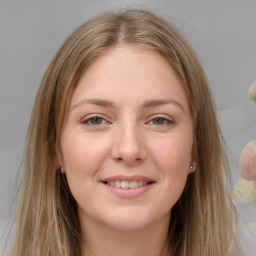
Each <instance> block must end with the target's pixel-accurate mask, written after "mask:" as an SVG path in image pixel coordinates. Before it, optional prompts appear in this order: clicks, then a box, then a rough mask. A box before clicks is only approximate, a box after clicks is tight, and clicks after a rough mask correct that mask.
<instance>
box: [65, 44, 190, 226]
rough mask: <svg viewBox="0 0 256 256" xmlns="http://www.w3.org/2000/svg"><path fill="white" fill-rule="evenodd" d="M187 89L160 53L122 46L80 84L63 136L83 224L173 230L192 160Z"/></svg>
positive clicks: (98, 62)
mask: <svg viewBox="0 0 256 256" xmlns="http://www.w3.org/2000/svg"><path fill="white" fill-rule="evenodd" d="M192 144H193V125H192V117H191V113H190V110H189V105H188V101H187V99H186V96H185V93H184V91H183V88H182V86H181V84H180V82H179V80H178V79H177V77H176V74H175V72H174V70H173V69H172V68H171V66H170V65H169V63H168V62H167V61H166V60H165V59H164V58H163V57H162V56H161V55H159V54H158V53H156V52H154V51H151V50H146V49H141V48H138V47H137V48H136V47H132V46H119V47H115V48H113V49H111V50H109V51H108V52H107V53H106V54H105V55H103V56H101V57H99V58H98V59H96V61H95V62H94V63H93V64H91V66H90V67H89V68H88V70H87V71H86V73H85V74H84V75H83V77H82V79H81V80H80V82H79V84H78V86H77V88H76V90H75V92H74V95H73V98H72V102H71V107H70V113H69V117H68V121H67V123H66V125H65V127H64V129H63V132H62V136H61V150H62V165H63V167H64V169H65V172H66V176H67V180H68V184H69V187H70V190H71V193H72V194H73V196H74V198H75V200H76V201H77V204H78V212H79V218H80V221H81V223H82V224H83V223H92V222H94V223H98V224H99V223H100V224H101V225H107V226H109V227H112V228H116V229H119V230H128V229H129V230H130V229H137V228H142V227H146V226H147V225H150V224H153V223H160V222H162V223H164V222H165V223H168V222H169V218H170V210H171V208H172V206H173V205H174V204H175V203H176V202H177V200H178V199H179V197H180V196H181V194H182V191H183V189H184V186H185V183H186V180H187V175H188V174H189V173H190V172H192V171H193V169H191V168H190V164H191V162H192V161H193V159H192V155H191V154H192V152H191V151H192Z"/></svg>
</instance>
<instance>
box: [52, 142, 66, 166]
mask: <svg viewBox="0 0 256 256" xmlns="http://www.w3.org/2000/svg"><path fill="white" fill-rule="evenodd" d="M63 162H64V161H63V154H62V150H61V145H60V143H57V144H56V146H55V156H54V165H55V166H56V169H57V168H59V167H60V165H61V166H63Z"/></svg>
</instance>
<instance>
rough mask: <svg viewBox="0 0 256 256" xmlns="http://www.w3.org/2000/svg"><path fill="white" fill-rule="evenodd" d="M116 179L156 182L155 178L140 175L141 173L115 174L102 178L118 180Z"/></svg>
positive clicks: (106, 180)
mask: <svg viewBox="0 0 256 256" xmlns="http://www.w3.org/2000/svg"><path fill="white" fill-rule="evenodd" d="M116 180H122V181H146V182H155V181H154V180H152V179H150V178H148V177H144V176H140V175H134V176H125V175H115V176H111V177H108V178H105V179H102V180H101V182H108V181H116Z"/></svg>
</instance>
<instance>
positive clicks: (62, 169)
mask: <svg viewBox="0 0 256 256" xmlns="http://www.w3.org/2000/svg"><path fill="white" fill-rule="evenodd" d="M58 172H59V173H65V171H64V168H63V167H62V165H61V164H60V165H59V167H58Z"/></svg>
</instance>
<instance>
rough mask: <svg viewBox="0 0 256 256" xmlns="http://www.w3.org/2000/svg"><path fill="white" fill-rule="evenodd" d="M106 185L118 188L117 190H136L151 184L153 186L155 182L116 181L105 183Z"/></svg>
mask: <svg viewBox="0 0 256 256" xmlns="http://www.w3.org/2000/svg"><path fill="white" fill-rule="evenodd" d="M103 183H104V184H107V185H109V186H111V187H116V188H123V189H134V188H139V187H143V186H147V185H149V184H153V183H154V182H153V181H150V182H148V181H141V180H139V181H137V180H133V181H126V180H115V181H103Z"/></svg>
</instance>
